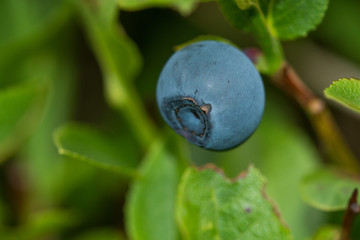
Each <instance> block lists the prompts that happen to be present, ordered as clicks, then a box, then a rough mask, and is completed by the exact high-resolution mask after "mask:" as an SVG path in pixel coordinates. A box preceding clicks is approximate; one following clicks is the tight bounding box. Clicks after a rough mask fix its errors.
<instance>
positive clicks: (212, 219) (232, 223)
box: [176, 167, 292, 240]
mask: <svg viewBox="0 0 360 240" xmlns="http://www.w3.org/2000/svg"><path fill="white" fill-rule="evenodd" d="M211 168H214V167H209V168H205V169H203V170H200V171H199V170H197V169H194V168H188V169H187V170H186V172H185V173H184V174H183V176H182V179H181V183H180V186H179V191H178V201H177V206H176V218H177V221H178V224H179V227H180V230H181V233H182V235H183V238H184V239H192V240H195V239H199V240H205V239H206V240H211V239H216V240H220V239H224V240H227V239H248V240H256V239H292V237H291V235H290V232H289V229H288V228H287V227H285V226H284V224H283V222H282V221H281V219H280V218H279V216H278V214H277V210H276V209H275V207H274V206H273V203H272V201H271V200H270V199H269V197H268V196H266V193H265V189H264V188H265V179H264V177H262V176H261V174H260V172H259V171H258V170H256V169H255V168H253V167H250V168H249V170H248V171H247V173H246V174H241V175H240V176H239V177H238V178H237V179H236V180H234V181H231V180H229V179H227V178H224V176H223V175H222V174H219V173H218V172H216V171H214V169H211Z"/></svg>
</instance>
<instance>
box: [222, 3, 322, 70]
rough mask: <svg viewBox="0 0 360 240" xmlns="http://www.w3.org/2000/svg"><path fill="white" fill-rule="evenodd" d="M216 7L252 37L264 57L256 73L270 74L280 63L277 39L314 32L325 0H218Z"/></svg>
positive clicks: (280, 57) (281, 54)
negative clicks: (260, 48) (218, 6)
mask: <svg viewBox="0 0 360 240" xmlns="http://www.w3.org/2000/svg"><path fill="white" fill-rule="evenodd" d="M219 4H220V7H221V9H222V11H223V12H224V14H225V16H226V17H227V18H228V20H229V21H230V22H231V23H232V24H233V25H234V26H235V27H237V28H239V29H242V30H244V31H250V32H251V33H252V34H253V35H254V36H255V38H256V39H257V41H258V42H259V43H260V45H261V47H262V49H263V51H264V54H265V57H266V61H265V63H266V64H265V65H264V64H262V65H260V66H258V68H259V71H261V72H262V73H265V74H268V75H272V74H274V73H275V72H276V71H277V70H278V69H279V68H280V66H281V64H282V62H283V53H282V48H281V46H280V43H279V40H289V39H295V38H298V37H305V36H306V35H307V33H308V32H309V31H310V30H313V29H315V27H316V26H317V25H318V24H319V23H320V22H321V20H322V18H323V16H324V14H325V11H326V9H327V5H328V0H301V1H299V0H262V1H258V0H257V1H255V0H251V1H250V0H246V1H245V0H219Z"/></svg>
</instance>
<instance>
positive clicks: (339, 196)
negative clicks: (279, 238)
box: [300, 169, 360, 211]
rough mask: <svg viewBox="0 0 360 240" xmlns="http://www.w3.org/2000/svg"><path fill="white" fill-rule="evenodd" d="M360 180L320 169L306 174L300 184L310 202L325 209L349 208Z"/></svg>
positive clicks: (302, 193)
mask: <svg viewBox="0 0 360 240" xmlns="http://www.w3.org/2000/svg"><path fill="white" fill-rule="evenodd" d="M355 188H358V189H360V181H359V180H358V179H352V178H349V177H347V176H345V175H341V174H340V173H337V172H335V171H330V170H327V169H320V170H317V171H315V172H313V173H312V174H309V175H308V176H306V177H305V178H304V179H303V180H302V182H301V185H300V192H301V195H302V197H303V199H304V201H306V202H307V203H308V204H310V205H311V206H313V207H315V208H317V209H320V210H323V211H338V210H344V209H346V208H347V205H348V201H349V197H350V196H351V194H352V192H353V191H354V189H355Z"/></svg>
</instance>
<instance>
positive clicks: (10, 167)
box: [0, 0, 360, 240]
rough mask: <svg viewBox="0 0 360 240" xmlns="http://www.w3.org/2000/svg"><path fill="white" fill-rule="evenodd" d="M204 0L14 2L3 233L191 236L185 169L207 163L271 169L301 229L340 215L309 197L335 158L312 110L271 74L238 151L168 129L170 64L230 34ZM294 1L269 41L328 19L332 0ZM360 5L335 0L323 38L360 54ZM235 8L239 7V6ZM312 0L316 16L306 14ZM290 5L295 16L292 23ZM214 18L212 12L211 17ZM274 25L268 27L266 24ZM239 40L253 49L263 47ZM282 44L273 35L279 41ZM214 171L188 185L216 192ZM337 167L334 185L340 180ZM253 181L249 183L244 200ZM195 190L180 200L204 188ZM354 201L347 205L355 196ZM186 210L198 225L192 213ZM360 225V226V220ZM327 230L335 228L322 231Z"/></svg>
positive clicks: (5, 34)
mask: <svg viewBox="0 0 360 240" xmlns="http://www.w3.org/2000/svg"><path fill="white" fill-rule="evenodd" d="M200 2H205V1H195V0H172V1H170V0H164V1H159V0H158V1H150V0H149V1H125V0H118V1H115V0H108V1H99V0H36V1H30V0H19V1H12V0H2V1H0V239H1V240H2V239H4V240H12V239H16V240H19V239H20V240H22V239H23V240H30V239H49V238H55V239H75V240H96V239H103V240H113V239H114V240H115V239H117V240H122V239H129V238H131V239H135V240H137V239H139V240H146V239H157V240H161V239H180V235H179V231H178V229H177V228H176V225H175V224H176V223H175V222H174V221H175V211H174V209H175V202H176V195H177V185H178V182H179V181H180V176H181V175H182V174H183V172H184V170H185V168H187V167H188V166H189V165H193V164H194V165H203V164H205V163H213V164H216V165H217V166H219V167H221V168H223V169H224V172H225V174H226V175H227V176H229V177H234V176H236V175H238V174H239V173H240V172H242V171H244V170H246V169H247V168H248V165H249V164H253V165H254V166H255V167H256V168H257V169H259V170H260V171H261V173H262V174H263V175H264V176H265V178H266V180H267V185H266V192H267V193H268V194H269V196H271V197H272V198H273V199H274V201H275V202H276V204H277V206H278V208H279V210H280V212H281V213H282V218H283V220H284V221H285V222H286V223H287V225H288V226H289V229H290V231H291V233H292V235H293V236H294V239H309V238H310V237H311V236H313V234H314V233H315V232H316V230H317V229H318V228H319V227H320V226H322V225H324V224H326V223H328V222H330V223H334V224H335V225H336V226H339V224H340V223H341V220H342V212H340V213H338V214H337V215H334V214H330V213H324V212H321V211H320V210H319V209H315V208H312V207H310V206H308V205H307V204H306V203H305V202H304V201H303V199H302V197H301V195H300V191H299V189H298V188H299V183H300V182H301V180H302V179H303V178H304V177H305V176H307V175H308V174H310V173H312V172H313V171H315V170H316V169H318V168H319V167H320V165H321V164H320V162H321V157H320V154H319V153H318V152H317V150H318V149H317V148H316V147H315V145H314V142H313V140H312V139H311V135H310V136H309V135H308V134H307V133H308V129H307V128H306V127H303V126H304V125H305V124H306V123H304V121H302V120H303V119H302V116H303V115H302V113H299V111H298V109H297V108H295V109H294V106H293V104H292V103H288V100H287V98H284V96H283V95H282V93H280V92H279V91H278V90H277V89H274V88H273V86H271V85H269V84H267V83H266V84H265V85H266V89H267V107H266V111H265V115H264V119H263V121H262V123H261V126H260V128H259V129H258V130H257V131H256V133H255V134H254V135H253V136H252V137H251V139H249V141H247V142H246V143H245V144H243V145H242V146H240V147H238V148H237V149H234V150H231V151H228V152H209V151H205V150H203V149H199V148H197V147H194V146H189V145H188V144H187V143H186V142H185V140H184V139H182V138H180V137H179V136H174V135H173V134H172V133H170V132H169V131H168V129H167V127H166V126H164V124H163V121H162V120H161V119H160V115H159V113H158V111H157V109H156V103H155V96H154V94H155V86H156V80H157V76H158V74H159V72H160V71H161V68H162V66H163V64H164V63H165V62H166V60H167V58H168V57H169V56H170V55H171V53H172V51H173V49H174V47H175V46H178V45H181V44H183V43H184V42H187V41H189V40H190V39H193V38H195V37H197V36H199V35H204V34H206V35H207V34H215V35H216V34H217V33H218V32H221V29H220V28H222V26H221V25H220V27H216V26H215V27H214V28H213V29H212V31H213V32H210V33H209V32H204V31H202V30H201V26H199V25H196V24H194V22H193V20H191V18H192V15H190V16H187V15H186V14H190V13H191V12H192V11H195V12H194V15H195V14H196V7H197V6H199V7H200V8H201V6H203V5H204V6H205V5H206V6H210V8H209V9H217V10H216V11H219V10H218V8H219V6H218V4H217V3H200ZM256 2H258V1H256ZM264 2H266V1H260V3H261V4H262V5H261V7H262V8H264ZM275 2H276V3H278V1H275ZM293 2H294V1H290V0H289V1H283V5H281V4H278V5H275V8H274V13H273V14H274V16H273V15H272V13H271V14H270V15H266V17H267V20H268V21H269V22H271V20H273V22H271V23H272V24H273V25H272V26H273V27H274V28H273V32H271V33H272V34H273V35H270V36H267V37H265V38H264V39H265V41H268V40H269V38H268V37H270V40H271V39H275V40H276V41H278V40H279V39H289V38H293V37H295V36H300V35H301V36H303V35H305V33H307V32H308V31H309V30H310V29H313V28H314V27H315V25H317V24H318V23H319V22H320V19H321V18H322V17H323V13H324V11H325V9H326V7H325V6H326V4H327V1H320V0H319V1H303V2H302V3H303V4H305V5H306V4H309V5H306V6H305V7H304V6H303V7H302V8H301V10H302V11H296V10H297V9H294V7H293V5H292V4H293ZM233 3H234V2H232V1H231V2H229V1H228V4H230V5H231V4H232V5H234V4H233ZM220 4H222V5H224V4H225V3H224V1H220ZM289 4H290V5H291V7H286V6H287V5H289ZM314 4H315V5H316V4H317V5H316V6H317V7H316V6H315V5H314ZM235 6H236V5H235ZM314 6H315V7H314ZM148 7H161V9H146V8H148ZM167 7H169V8H173V9H177V10H179V11H180V12H181V14H182V15H180V14H179V13H178V12H176V11H174V10H169V9H165V8H167ZM312 7H314V8H312ZM359 7H360V5H359V3H358V1H356V0H351V1H347V2H344V1H340V0H331V1H330V5H329V11H328V15H326V16H325V20H324V22H323V23H322V24H321V25H320V27H319V30H318V31H316V32H314V33H312V34H311V37H312V38H313V39H316V40H317V41H321V42H323V43H324V44H326V45H327V46H328V47H331V48H333V49H334V50H335V51H337V52H340V53H342V54H343V55H345V56H347V57H349V58H350V59H352V60H354V61H357V62H358V63H360V54H359V52H360V51H356V49H357V48H359V44H357V43H358V42H359V41H358V40H359V39H360V38H359V37H360V35H359V31H357V24H356V23H358V22H359V15H358V14H356V13H357V9H358V8H359ZM225 8H226V6H225V7H224V6H222V9H223V11H225V14H226V15H227V16H228V17H229V16H230V18H231V16H233V15H232V14H234V13H233V12H232V13H229V12H227V10H225ZM306 8H311V13H312V16H313V18H312V20H313V21H311V22H307V21H305V23H301V21H302V19H301V18H300V17H301V15H302V13H303V11H304V9H305V10H306ZM124 9H125V10H126V11H125V10H124ZM140 9H142V11H137V12H129V11H130V10H131V11H133V10H140ZM282 9H283V10H282ZM289 9H290V10H291V11H290V10H289ZM120 10H123V11H120ZM235 10H237V9H235ZM276 11H278V12H279V14H278V15H277V14H275V13H276ZM288 11H290V13H289V12H288ZM209 12H210V13H211V11H209ZM283 12H286V16H287V18H286V19H288V20H289V21H281V19H282V18H280V16H281V14H280V13H283ZM291 12H295V13H297V14H295V15H294V14H291ZM250 14H253V10H251V12H250ZM339 15H341V16H342V17H341V18H339V17H338V16H339ZM211 17H212V15H211V14H210V15H206V16H203V18H204V19H205V22H206V21H208V20H207V19H208V18H211ZM243 17H244V16H241V18H243ZM272 17H274V18H272ZM230 20H231V19H230ZM258 20H259V18H258V17H255V26H259V24H260V23H259V21H258ZM290 20H293V21H295V22H296V24H295V25H294V26H296V27H291V21H290ZM215 21H218V22H224V21H223V19H215ZM284 22H286V24H287V25H284ZM299 22H300V23H299ZM226 24H228V23H226ZM260 25H261V24H260ZM289 26H290V27H289ZM262 27H264V26H262ZM262 27H260V34H258V35H255V37H256V38H259V37H260V38H261V37H262V36H263V35H264V33H263V32H261V29H262V30H264V29H263V28H262ZM275 30H276V31H275ZM229 31H231V34H232V35H237V34H240V33H239V32H237V31H236V30H234V29H231V28H230V30H229ZM231 34H230V33H229V35H231ZM265 35H266V34H265ZM344 36H347V37H344ZM278 38H279V39H278ZM229 40H230V41H232V42H234V43H235V44H237V45H238V46H239V47H240V48H244V47H247V46H249V45H256V44H257V43H256V42H252V41H250V42H249V41H248V39H244V40H241V39H240V40H239V39H229ZM258 40H259V39H258ZM268 43H269V42H267V43H265V44H264V43H261V45H262V46H263V47H265V48H266V47H270V48H271V46H273V45H272V44H268ZM276 46H277V47H280V44H279V45H276ZM265 50H266V49H265ZM269 51H272V50H271V49H270V50H269ZM265 80H266V79H265ZM69 122H71V123H69ZM59 153H60V154H59ZM77 160H80V161H77ZM96 167H99V168H96ZM107 170H110V171H107ZM189 172H191V173H194V172H196V171H195V170H194V169H193V168H189V169H188V170H187V173H188V174H189ZM205 173H206V172H202V173H201V174H205ZM201 174H200V175H196V174H195V173H194V177H195V178H197V177H199V179H198V180H199V183H196V182H195V183H194V185H192V184H188V186H187V187H189V188H190V189H191V188H194V187H195V186H196V185H195V184H199V187H197V188H195V189H193V190H192V191H195V192H198V193H202V192H201V191H204V190H206V188H205V187H204V186H206V184H207V183H209V182H210V180H209V181H207V178H208V177H205V178H202V177H201ZM209 174H210V175H211V174H215V173H213V172H211V173H209ZM328 177H329V176H328ZM214 178H216V179H217V180H218V181H219V182H221V181H224V180H223V178H221V179H220V178H219V176H218V175H216V176H215V177H214ZM329 178H331V179H330V180H329V179H328V180H327V181H326V183H328V184H330V183H332V182H335V181H336V182H337V180H336V179H334V178H332V177H331V176H330V177H329ZM261 179H262V177H261ZM307 179H308V178H307ZM185 180H186V179H185ZM185 180H184V182H185V183H184V182H183V183H182V185H183V187H184V186H185V184H187V183H188V182H186V181H185ZM261 181H262V180H261ZM254 182H255V183H254V186H255V185H256V184H258V182H257V181H254ZM310 183H312V184H314V182H310ZM239 184H240V185H241V184H242V182H241V180H240V181H239ZM311 186H312V187H313V186H314V185H311V184H310V187H311ZM249 189H251V187H249ZM220 190H222V188H220ZM223 190H224V189H223ZM230 190H231V189H230ZM230 190H229V191H230ZM258 190H259V189H258ZM236 191H238V190H236ZM248 191H250V190H246V191H245V192H240V190H239V192H238V193H237V194H235V195H236V197H234V198H235V199H236V198H239V199H240V198H241V195H242V194H245V195H246V194H247V192H248ZM230 192H231V191H230ZM186 194H187V192H184V191H183V192H182V195H181V196H182V197H183V198H181V199H180V200H179V201H184V198H185V196H186V197H192V196H187V195H186ZM204 194H205V193H204ZM258 194H259V192H258ZM314 196H315V197H316V196H319V195H316V194H315V193H314ZM221 197H224V196H221ZM335 197H339V195H335ZM340 198H341V199H340V200H341V201H340V200H339V198H337V201H340V202H341V203H339V204H340V205H341V206H342V207H343V205H344V201H345V200H346V194H342V195H341V197H340ZM201 200H202V201H204V203H202V202H199V203H198V205H199V206H206V204H207V202H206V200H207V199H206V198H205V199H201ZM262 200H264V199H262ZM254 201H255V200H254ZM320 201H322V200H321V199H320ZM322 203H323V202H322ZM337 203H338V202H337ZM260 206H263V205H261V204H260ZM191 207H194V206H187V210H188V209H190V208H191ZM178 210H179V209H178ZM181 211H182V210H181ZM194 211H195V210H194ZM194 216H195V215H194ZM191 217H192V216H191V215H190V216H189V218H190V219H191ZM178 221H179V222H182V223H181V224H180V225H182V227H183V228H184V221H183V219H182V218H181V217H179V216H178ZM355 224H359V221H357V222H356V223H355ZM264 226H266V224H265V225H264ZM187 227H189V228H192V227H193V226H187ZM164 228H165V229H164ZM324 229H325V230H324ZM324 229H323V230H320V231H319V233H318V234H317V235H316V236H315V238H314V239H331V237H332V236H335V235H336V234H338V231H337V228H336V227H331V228H324ZM354 229H355V230H354V231H353V235H354V236H359V234H360V232H359V231H360V230H359V229H360V228H358V227H357V228H356V227H354ZM286 231H288V230H286ZM329 232H330V233H329ZM245 233H246V231H245ZM248 233H249V232H248ZM328 233H329V234H328ZM325 235H326V236H330V237H328V238H327V237H319V236H325ZM185 239H186V238H185ZM191 239H192V238H191ZM199 239H204V238H199ZM263 239H264V238H263Z"/></svg>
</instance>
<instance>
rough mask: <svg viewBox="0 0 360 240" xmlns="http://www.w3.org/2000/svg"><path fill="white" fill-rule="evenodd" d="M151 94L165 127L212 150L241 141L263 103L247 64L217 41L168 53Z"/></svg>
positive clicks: (237, 52) (255, 73) (262, 94)
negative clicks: (153, 96) (153, 94)
mask: <svg viewBox="0 0 360 240" xmlns="http://www.w3.org/2000/svg"><path fill="white" fill-rule="evenodd" d="M156 91H157V92H156V96H157V103H158V106H159V109H160V112H161V115H162V116H163V118H164V119H165V121H166V122H167V123H168V124H169V125H170V127H172V128H173V129H174V130H175V131H176V132H177V133H179V134H180V135H182V136H184V137H185V138H186V139H187V140H188V141H190V142H191V143H193V144H196V145H198V146H200V147H204V148H206V149H212V150H226V149H230V148H233V147H235V146H237V145H239V144H241V143H242V142H244V141H245V140H246V139H247V138H248V137H249V136H250V135H251V134H252V133H253V132H254V131H255V129H256V128H257V126H258V125H259V123H260V120H261V118H262V114H263V111H264V105H265V92H264V86H263V83H262V80H261V77H260V75H259V73H258V71H257V70H256V68H255V67H254V65H253V64H252V62H251V61H250V60H249V59H248V58H247V57H246V56H245V55H244V54H243V53H242V52H241V51H240V50H238V49H237V48H235V47H233V46H231V45H229V44H226V43H223V42H218V41H201V42H196V43H193V44H190V45H188V46H186V47H184V48H182V49H181V50H179V51H178V52H176V53H174V54H173V55H172V56H171V58H170V59H169V60H168V62H167V63H166V64H165V66H164V68H163V70H162V72H161V74H160V77H159V80H158V84H157V90H156Z"/></svg>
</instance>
